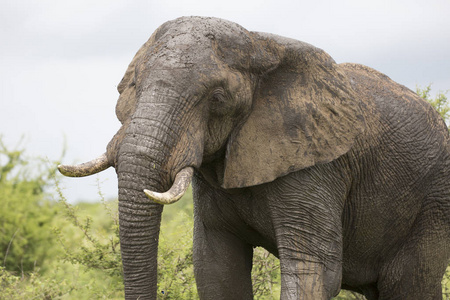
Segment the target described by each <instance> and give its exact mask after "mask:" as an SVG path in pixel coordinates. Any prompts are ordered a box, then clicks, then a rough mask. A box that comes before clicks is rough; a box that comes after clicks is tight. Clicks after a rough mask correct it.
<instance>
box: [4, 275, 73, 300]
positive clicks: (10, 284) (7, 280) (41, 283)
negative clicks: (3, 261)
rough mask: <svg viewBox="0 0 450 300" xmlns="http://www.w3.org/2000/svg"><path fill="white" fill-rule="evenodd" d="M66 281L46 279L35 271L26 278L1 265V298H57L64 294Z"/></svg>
mask: <svg viewBox="0 0 450 300" xmlns="http://www.w3.org/2000/svg"><path fill="white" fill-rule="evenodd" d="M63 285H65V282H57V281H56V280H54V279H44V278H42V277H41V276H40V275H39V274H38V273H36V272H33V273H31V274H30V275H29V276H27V277H26V278H23V277H19V276H15V275H13V274H12V273H10V272H8V271H7V270H6V269H5V268H4V267H0V299H56V298H58V297H60V296H62V295H63V294H64V292H62V291H63V290H64V287H63Z"/></svg>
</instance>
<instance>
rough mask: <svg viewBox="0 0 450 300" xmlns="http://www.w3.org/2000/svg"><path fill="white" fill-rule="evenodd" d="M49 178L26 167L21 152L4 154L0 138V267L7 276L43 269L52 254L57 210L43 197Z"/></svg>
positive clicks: (40, 170) (45, 172)
mask: <svg viewBox="0 0 450 300" xmlns="http://www.w3.org/2000/svg"><path fill="white" fill-rule="evenodd" d="M41 163H42V162H41ZM51 175H52V172H51V171H49V170H48V169H43V170H42V169H39V168H38V167H37V166H32V165H30V164H29V163H28V162H27V161H26V160H25V159H24V155H23V151H22V150H12V151H11V150H8V149H7V148H6V147H5V145H4V144H3V143H2V141H1V137H0V266H3V267H4V268H5V269H6V270H8V271H10V272H15V273H16V274H19V273H29V272H33V271H36V270H37V269H45V268H46V263H47V260H48V259H51V258H52V257H53V255H54V254H55V251H53V247H54V245H55V236H54V235H53V233H52V227H53V225H52V223H53V221H54V219H55V216H56V213H57V210H56V207H55V205H54V204H53V203H51V202H50V201H48V200H47V199H46V195H45V193H44V189H45V188H46V187H47V186H48V182H49V180H48V179H49V177H50V176H51Z"/></svg>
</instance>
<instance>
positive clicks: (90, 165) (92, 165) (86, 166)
mask: <svg viewBox="0 0 450 300" xmlns="http://www.w3.org/2000/svg"><path fill="white" fill-rule="evenodd" d="M110 166H111V164H110V163H109V162H108V159H107V158H106V153H103V154H102V155H100V156H99V157H97V158H96V159H93V160H91V161H89V162H85V163H83V164H79V165H59V166H58V170H59V172H61V174H63V175H64V176H69V177H83V176H88V175H92V174H95V173H98V172H101V171H103V170H106V169H108V168H109V167H110Z"/></svg>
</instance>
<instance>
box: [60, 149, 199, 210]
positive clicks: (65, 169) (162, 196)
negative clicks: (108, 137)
mask: <svg viewBox="0 0 450 300" xmlns="http://www.w3.org/2000/svg"><path fill="white" fill-rule="evenodd" d="M109 167H111V164H110V163H109V162H108V159H107V156H106V153H104V154H102V155H100V156H99V157H98V158H95V159H93V160H91V161H89V162H85V163H82V164H79V165H59V166H58V170H59V172H60V173H61V174H63V175H64V176H68V177H84V176H89V175H93V174H96V173H99V172H101V171H104V170H106V169H108V168H109ZM193 174H194V168H192V167H185V168H183V169H182V170H181V171H179V172H178V173H177V175H176V176H175V180H174V182H173V184H172V187H171V188H170V189H169V190H168V191H167V192H164V193H158V192H154V191H151V190H148V189H144V190H143V192H144V193H145V195H146V196H147V197H148V198H149V199H150V200H152V201H154V202H156V203H159V204H172V203H175V202H177V201H178V200H180V198H181V197H182V196H183V195H184V194H185V193H186V190H187V189H188V187H189V185H190V184H191V181H192V176H193Z"/></svg>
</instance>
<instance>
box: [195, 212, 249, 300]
mask: <svg viewBox="0 0 450 300" xmlns="http://www.w3.org/2000/svg"><path fill="white" fill-rule="evenodd" d="M252 258H253V248H252V247H251V246H250V245H248V244H246V243H244V242H243V241H241V240H240V239H238V238H237V237H236V236H234V235H233V234H231V233H229V232H226V231H220V230H219V231H218V230H208V229H206V228H205V226H204V225H203V223H202V222H201V221H198V220H196V222H195V230H194V272H195V281H196V283H197V290H198V294H199V296H200V299H215V300H228V299H237V300H239V299H242V300H247V299H253V292H252V282H251V270H252Z"/></svg>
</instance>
